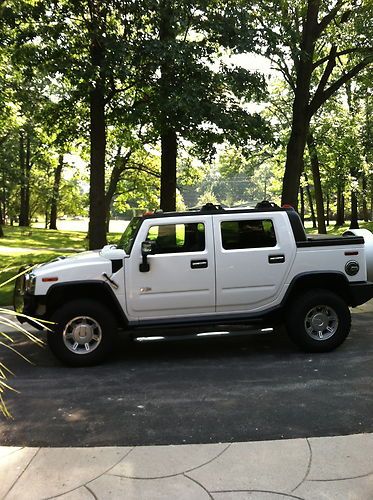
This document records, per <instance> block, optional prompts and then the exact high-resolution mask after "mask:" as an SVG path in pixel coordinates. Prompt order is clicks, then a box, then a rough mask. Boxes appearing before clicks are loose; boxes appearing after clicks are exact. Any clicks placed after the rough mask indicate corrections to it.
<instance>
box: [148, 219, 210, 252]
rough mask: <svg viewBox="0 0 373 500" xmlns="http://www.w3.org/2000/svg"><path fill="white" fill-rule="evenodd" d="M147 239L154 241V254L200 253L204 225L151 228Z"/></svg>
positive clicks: (170, 225) (203, 237) (203, 240)
mask: <svg viewBox="0 0 373 500" xmlns="http://www.w3.org/2000/svg"><path fill="white" fill-rule="evenodd" d="M147 239H148V240H151V241H155V251H154V253H178V252H202V251H203V250H204V249H205V225H204V224H202V223H194V222H193V223H190V224H165V225H161V226H152V227H151V228H150V229H149V232H148V235H147Z"/></svg>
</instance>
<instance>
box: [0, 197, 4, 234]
mask: <svg viewBox="0 0 373 500" xmlns="http://www.w3.org/2000/svg"><path fill="white" fill-rule="evenodd" d="M3 224H4V216H3V210H2V206H1V203H0V238H3V237H4V231H3V228H2V225H3Z"/></svg>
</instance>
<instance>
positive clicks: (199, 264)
mask: <svg viewBox="0 0 373 500" xmlns="http://www.w3.org/2000/svg"><path fill="white" fill-rule="evenodd" d="M190 267H191V268H192V269H205V268H206V267H208V262H207V260H192V261H191V262H190Z"/></svg>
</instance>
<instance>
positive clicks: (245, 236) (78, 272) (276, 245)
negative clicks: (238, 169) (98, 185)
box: [15, 203, 373, 366]
mask: <svg viewBox="0 0 373 500" xmlns="http://www.w3.org/2000/svg"><path fill="white" fill-rule="evenodd" d="M268 205H269V204H268ZM371 297H373V284H372V283H370V282H368V281H367V264H366V257H365V244H364V238H363V237H361V236H354V235H349V236H343V237H342V236H341V237H338V238H319V237H315V238H307V236H306V233H305V231H304V228H303V225H302V223H301V220H300V218H299V216H298V214H297V213H296V212H295V211H294V210H292V209H285V208H279V207H274V206H267V204H266V203H264V204H263V205H259V206H258V208H255V209H240V210H233V209H227V210H224V209H222V208H221V207H219V206H213V205H207V206H205V207H203V208H202V209H201V210H198V211H192V212H182V213H155V214H152V215H146V216H143V217H137V218H134V219H133V220H132V221H131V222H130V224H129V225H128V227H127V229H126V231H125V232H124V234H123V236H122V238H121V240H120V243H119V244H118V245H116V246H114V245H111V246H110V245H109V246H106V247H104V248H103V249H101V250H97V251H91V252H82V253H80V254H77V255H75V256H72V257H67V258H59V259H57V260H55V261H52V262H49V263H46V264H41V265H39V266H37V267H34V268H33V269H32V271H31V272H28V273H26V274H25V275H23V276H21V277H20V278H19V280H18V281H17V283H16V288H15V307H16V310H17V312H18V314H19V316H18V317H19V319H20V320H21V321H24V320H27V318H25V316H24V315H28V316H32V317H34V318H36V319H41V320H49V321H53V322H54V325H53V328H52V329H53V332H50V333H48V343H49V345H50V348H51V349H52V351H53V352H54V354H55V355H56V356H57V357H59V358H60V359H61V360H62V361H64V362H65V363H68V364H71V365H80V366H81V365H89V364H93V363H97V362H99V361H101V360H102V359H103V358H104V357H105V356H106V355H107V354H108V353H109V352H110V350H111V349H112V348H113V345H114V340H115V335H116V331H117V329H118V328H124V329H126V330H128V331H129V332H131V335H132V336H133V337H135V338H136V337H138V335H139V334H138V332H137V331H138V330H139V329H141V337H146V336H149V337H150V336H154V333H153V331H152V328H155V327H156V328H159V327H162V328H163V327H164V328H166V327H167V328H170V329H171V333H170V334H171V335H178V333H179V332H178V329H177V328H172V327H180V326H191V325H206V324H224V325H226V324H233V323H243V324H246V325H251V326H255V327H256V328H258V327H259V328H262V329H264V328H268V327H273V326H274V325H277V324H280V323H284V324H285V325H286V328H287V330H288V333H289V335H290V337H291V339H292V340H293V341H294V342H295V343H296V344H297V345H298V346H299V347H300V348H302V349H304V350H308V351H318V352H321V351H329V350H332V349H334V348H335V347H337V346H338V345H340V344H341V343H342V342H343V341H344V339H345V338H346V337H347V335H348V334H349V331H350V324H351V318H350V311H349V306H352V307H355V306H357V305H359V304H362V303H364V302H366V301H367V300H369V299H370V298H371Z"/></svg>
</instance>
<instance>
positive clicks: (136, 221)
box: [118, 217, 141, 255]
mask: <svg viewBox="0 0 373 500" xmlns="http://www.w3.org/2000/svg"><path fill="white" fill-rule="evenodd" d="M140 226H141V217H134V218H133V219H132V220H131V222H130V223H129V224H128V226H127V228H126V230H125V231H124V233H123V234H122V236H121V238H120V241H119V243H118V248H123V250H124V251H125V252H126V254H128V255H129V254H130V252H131V249H132V245H133V243H134V241H135V237H136V234H137V231H138V230H139V227H140Z"/></svg>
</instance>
